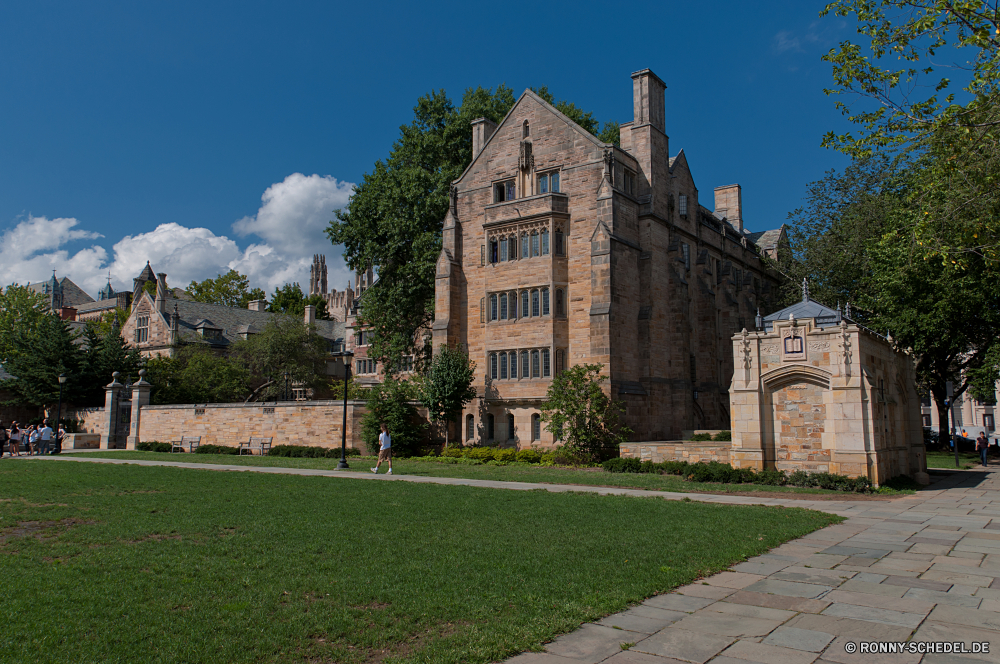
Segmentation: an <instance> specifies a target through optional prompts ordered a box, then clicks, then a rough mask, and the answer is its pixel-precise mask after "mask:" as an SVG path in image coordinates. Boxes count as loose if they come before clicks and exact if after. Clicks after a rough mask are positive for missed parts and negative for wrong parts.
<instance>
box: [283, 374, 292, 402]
mask: <svg viewBox="0 0 1000 664" xmlns="http://www.w3.org/2000/svg"><path fill="white" fill-rule="evenodd" d="M290 377H291V374H289V373H288V372H287V371H286V372H285V397H284V400H285V401H289V400H290V397H291V395H290V394H289V391H290V390H289V385H288V381H289V378H290Z"/></svg>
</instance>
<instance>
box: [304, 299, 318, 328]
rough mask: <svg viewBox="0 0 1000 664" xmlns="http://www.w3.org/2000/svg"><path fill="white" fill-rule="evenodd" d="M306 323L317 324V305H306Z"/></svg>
mask: <svg viewBox="0 0 1000 664" xmlns="http://www.w3.org/2000/svg"><path fill="white" fill-rule="evenodd" d="M305 323H306V325H315V324H316V305H315V304H307V305H306V315H305Z"/></svg>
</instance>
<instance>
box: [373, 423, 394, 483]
mask: <svg viewBox="0 0 1000 664" xmlns="http://www.w3.org/2000/svg"><path fill="white" fill-rule="evenodd" d="M381 426H382V433H380V434H379V435H378V442H379V449H378V461H376V462H375V467H374V468H372V472H373V473H375V474H376V475H378V468H379V466H381V465H382V462H383V461H385V462H387V463H388V464H389V472H388V473H386V475H392V436H390V435H389V431H388V430H387V429H386V427H385V422H383V423H382V425H381Z"/></svg>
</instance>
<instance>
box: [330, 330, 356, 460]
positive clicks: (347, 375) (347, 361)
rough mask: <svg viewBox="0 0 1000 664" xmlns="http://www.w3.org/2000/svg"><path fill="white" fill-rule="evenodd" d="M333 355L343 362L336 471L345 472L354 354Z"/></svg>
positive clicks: (348, 352)
mask: <svg viewBox="0 0 1000 664" xmlns="http://www.w3.org/2000/svg"><path fill="white" fill-rule="evenodd" d="M334 355H335V356H338V357H340V358H341V359H342V360H343V361H344V422H343V424H342V426H341V427H340V463H338V464H337V470H346V469H347V468H350V466H348V465H347V383H348V381H350V380H351V359H352V358H353V357H354V353H352V352H351V351H349V350H344V351H341V352H339V353H334Z"/></svg>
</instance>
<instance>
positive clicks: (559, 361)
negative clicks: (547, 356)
mask: <svg viewBox="0 0 1000 664" xmlns="http://www.w3.org/2000/svg"><path fill="white" fill-rule="evenodd" d="M564 362H565V360H564V359H563V349H562V348H557V349H556V375H557V376H558V375H559V374H561V373H562V370H563V368H564V367H565V364H564Z"/></svg>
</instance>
